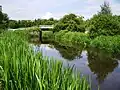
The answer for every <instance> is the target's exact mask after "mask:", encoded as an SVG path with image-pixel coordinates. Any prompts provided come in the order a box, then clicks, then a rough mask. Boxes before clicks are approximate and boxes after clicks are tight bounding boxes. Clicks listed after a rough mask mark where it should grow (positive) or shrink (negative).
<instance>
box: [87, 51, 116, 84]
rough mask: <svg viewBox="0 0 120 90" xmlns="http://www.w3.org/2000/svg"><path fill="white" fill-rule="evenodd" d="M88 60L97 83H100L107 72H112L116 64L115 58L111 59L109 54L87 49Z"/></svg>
mask: <svg viewBox="0 0 120 90" xmlns="http://www.w3.org/2000/svg"><path fill="white" fill-rule="evenodd" d="M88 62H89V64H88V66H89V67H90V69H91V71H92V72H94V74H96V76H97V80H98V82H99V83H102V82H103V81H104V79H105V78H106V77H107V75H108V73H111V72H113V71H114V69H115V68H116V67H117V66H118V62H117V60H114V59H112V58H111V57H110V55H107V54H105V53H102V52H99V51H94V50H88Z"/></svg>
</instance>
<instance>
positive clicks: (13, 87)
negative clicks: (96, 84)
mask: <svg viewBox="0 0 120 90" xmlns="http://www.w3.org/2000/svg"><path fill="white" fill-rule="evenodd" d="M27 35H28V34H27V33H25V32H23V31H15V32H10V31H8V32H5V33H3V34H1V35H0V54H1V55H0V71H2V72H0V80H1V81H0V82H2V87H3V88H4V89H5V90H18V89H19V90H26V89H29V90H68V89H69V90H89V89H90V88H89V85H88V83H87V81H86V78H85V77H81V78H80V75H79V74H73V73H72V68H70V67H69V68H64V67H63V66H62V63H61V62H58V61H56V62H55V61H54V60H50V61H48V60H47V58H46V59H45V58H43V57H42V55H41V54H40V53H35V52H33V50H31V47H29V46H28V43H27V42H26V40H27V38H26V36H27Z"/></svg>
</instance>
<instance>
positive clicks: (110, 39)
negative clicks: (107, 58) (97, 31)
mask: <svg viewBox="0 0 120 90" xmlns="http://www.w3.org/2000/svg"><path fill="white" fill-rule="evenodd" d="M90 47H94V48H99V49H102V50H105V51H108V52H112V53H120V36H119V35H118V36H100V37H97V38H95V39H94V40H92V41H91V43H90Z"/></svg>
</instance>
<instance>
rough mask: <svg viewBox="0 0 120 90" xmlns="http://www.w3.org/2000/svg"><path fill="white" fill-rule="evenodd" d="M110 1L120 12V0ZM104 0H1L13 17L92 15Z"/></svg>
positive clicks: (86, 16)
mask: <svg viewBox="0 0 120 90" xmlns="http://www.w3.org/2000/svg"><path fill="white" fill-rule="evenodd" d="M107 1H109V2H110V6H111V7H112V11H113V13H114V14H120V9H119V8H120V2H118V1H117V0H107ZM103 2H104V0H1V1H0V3H1V5H2V6H3V11H4V12H6V13H7V14H8V15H9V17H10V18H11V19H35V18H46V19H48V18H50V17H55V18H57V19H58V18H60V17H62V16H63V15H64V14H67V13H75V14H79V15H83V16H84V17H85V18H90V17H92V15H93V14H95V13H97V11H99V10H100V5H101V4H103ZM51 12H52V13H51Z"/></svg>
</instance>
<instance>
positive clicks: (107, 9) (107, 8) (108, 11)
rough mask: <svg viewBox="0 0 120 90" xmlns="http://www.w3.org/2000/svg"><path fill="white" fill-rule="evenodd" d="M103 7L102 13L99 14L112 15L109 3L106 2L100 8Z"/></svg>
mask: <svg viewBox="0 0 120 90" xmlns="http://www.w3.org/2000/svg"><path fill="white" fill-rule="evenodd" d="M100 7H101V11H100V12H99V14H112V12H111V8H110V5H109V3H108V2H106V1H105V2H104V4H103V5H101V6H100Z"/></svg>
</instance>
